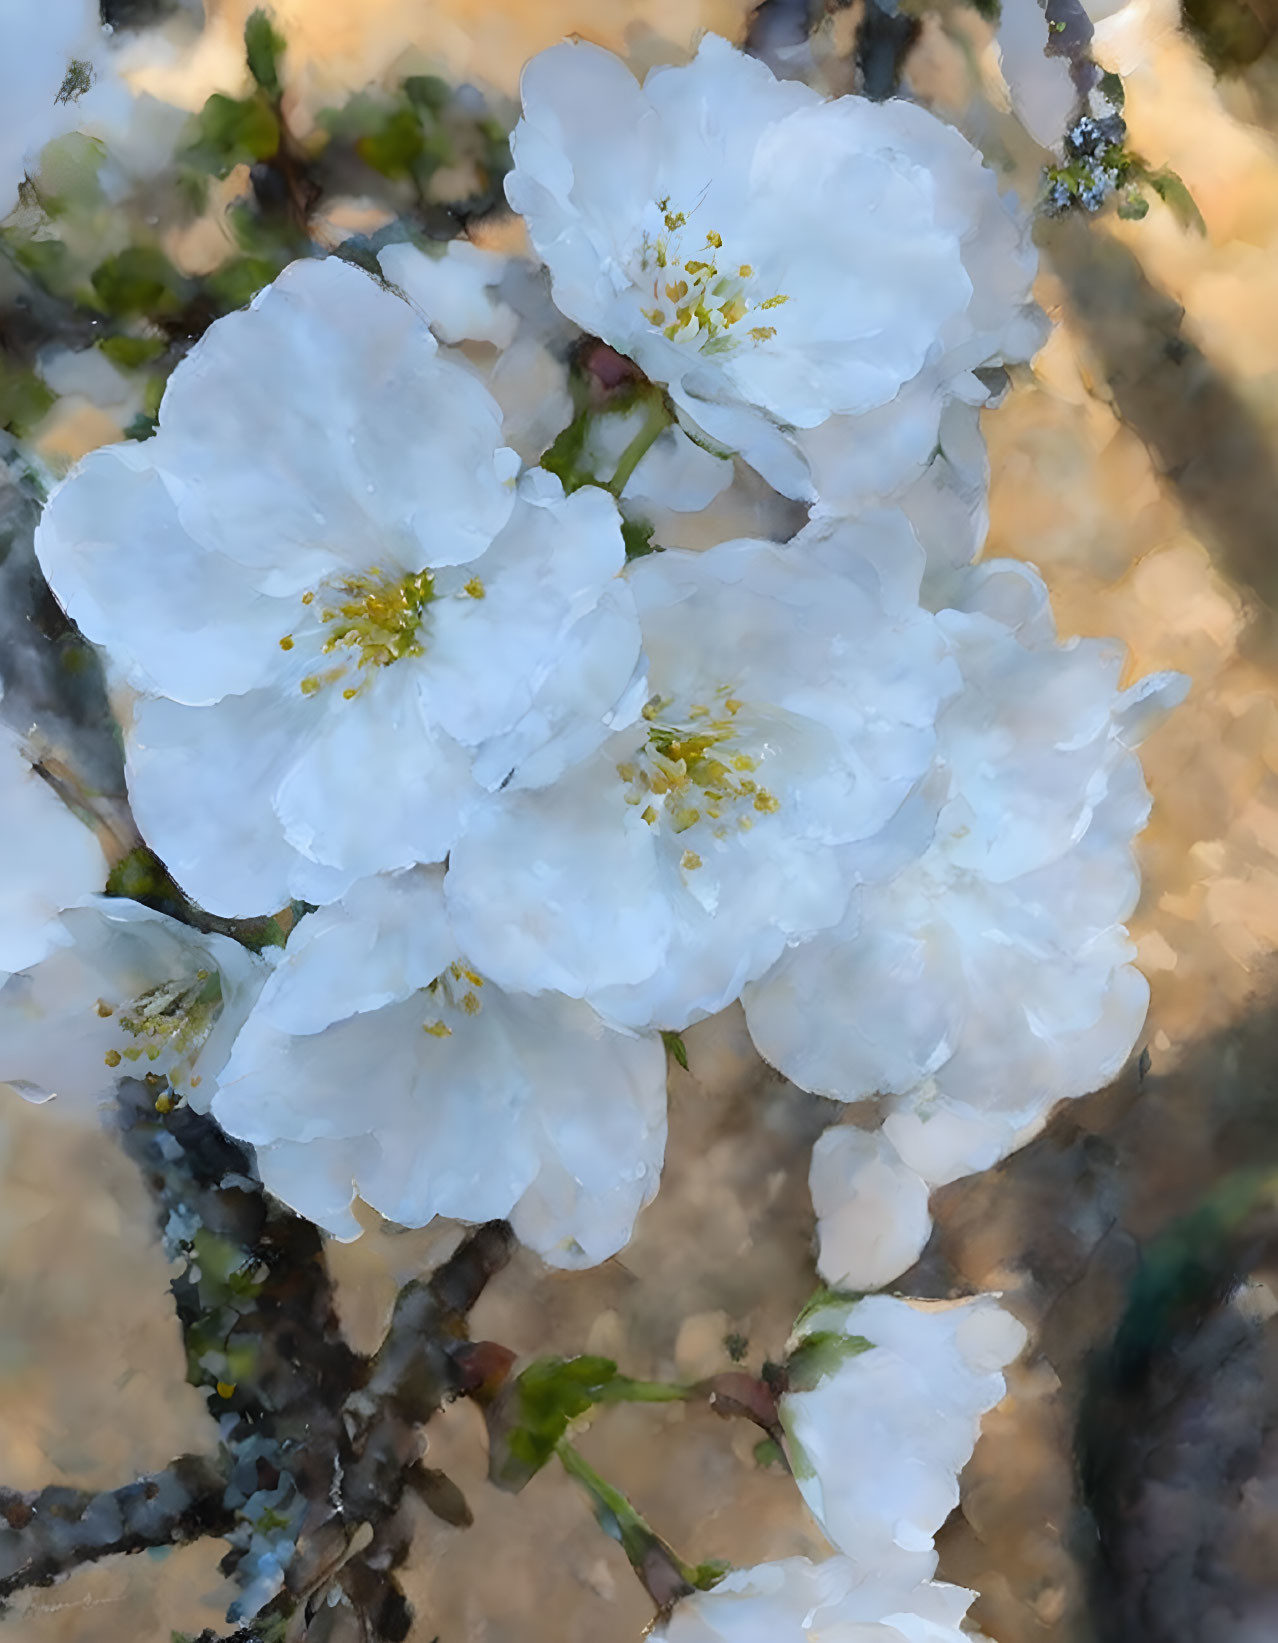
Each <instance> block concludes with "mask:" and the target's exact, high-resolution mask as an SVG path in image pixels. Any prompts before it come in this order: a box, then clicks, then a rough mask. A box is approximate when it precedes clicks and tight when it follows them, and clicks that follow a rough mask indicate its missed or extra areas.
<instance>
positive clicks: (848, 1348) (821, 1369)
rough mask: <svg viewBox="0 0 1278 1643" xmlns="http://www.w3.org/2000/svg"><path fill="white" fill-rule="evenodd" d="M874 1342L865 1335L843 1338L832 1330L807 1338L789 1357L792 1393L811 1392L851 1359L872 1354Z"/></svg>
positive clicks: (788, 1368) (787, 1370) (787, 1372)
mask: <svg viewBox="0 0 1278 1643" xmlns="http://www.w3.org/2000/svg"><path fill="white" fill-rule="evenodd" d="M873 1347H874V1342H873V1341H867V1340H866V1338H865V1336H864V1335H841V1334H839V1333H838V1332H837V1331H835V1330H832V1329H819V1330H817V1331H816V1333H815V1334H813V1335H808V1336H806V1337H805V1338H804V1340H802V1341H801V1342H800V1343H799V1345H798V1346H797V1347H796V1348H795V1350H794V1351H793V1352H792V1353H791V1354H790V1357H789V1359H788V1361H787V1363H786V1374H787V1377H788V1380H789V1386H790V1390H791V1391H793V1392H810V1391H811V1390H812V1388H813V1387H814V1386H815V1385H816V1384H817V1382H818V1381H821V1380H823V1379H824V1378H825V1376H827V1375H832V1374H834V1372H835V1371H836V1370H838V1369H840V1368H841V1367H842V1366H843V1365H844V1364H845V1363H847V1361H848V1360H849V1358H859V1357H860V1355H861V1354H862V1352H869V1351H872V1350H873Z"/></svg>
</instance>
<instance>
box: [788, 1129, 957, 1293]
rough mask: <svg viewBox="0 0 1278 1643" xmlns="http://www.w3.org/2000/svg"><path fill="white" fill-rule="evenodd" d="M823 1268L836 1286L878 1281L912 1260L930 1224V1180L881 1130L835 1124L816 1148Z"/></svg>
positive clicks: (814, 1187) (811, 1179) (814, 1177)
mask: <svg viewBox="0 0 1278 1643" xmlns="http://www.w3.org/2000/svg"><path fill="white" fill-rule="evenodd" d="M808 1186H809V1189H810V1190H811V1193H812V1207H813V1209H814V1210H815V1211H816V1215H817V1239H818V1243H819V1253H818V1256H817V1271H818V1272H820V1274H821V1276H822V1277H823V1278H824V1279H825V1281H826V1283H828V1284H830V1285H831V1286H832V1287H834V1288H836V1289H879V1288H881V1287H882V1286H883V1285H884V1284H886V1283H890V1282H891V1280H892V1279H893V1278H896V1277H899V1276H900V1274H901V1273H902V1272H904V1271H905V1269H906V1268H907V1267H910V1266H913V1265H914V1263H915V1261H917V1260H918V1258H919V1256H920V1255H921V1254H922V1253H923V1248H924V1245H925V1244H926V1243H927V1240H928V1237H929V1235H930V1234H931V1231H932V1217H931V1215H930V1213H929V1211H928V1188H927V1184H926V1183H925V1182H924V1181H923V1180H921V1179H920V1177H919V1176H917V1175H916V1174H915V1173H914V1171H913V1170H912V1169H909V1168H908V1167H907V1166H906V1165H905V1164H904V1163H903V1162H902V1161H901V1158H900V1156H899V1154H898V1153H897V1151H896V1148H895V1147H893V1145H892V1143H891V1142H890V1141H889V1140H888V1139H887V1137H886V1136H885V1135H884V1134H883V1132H882V1130H860V1129H854V1128H853V1127H852V1126H851V1125H848V1124H835V1125H832V1126H831V1127H830V1128H829V1129H828V1130H826V1132H825V1134H824V1135H822V1136H820V1137H818V1139H817V1142H816V1145H815V1146H814V1147H813V1148H812V1168H811V1170H810V1171H809V1174H808Z"/></svg>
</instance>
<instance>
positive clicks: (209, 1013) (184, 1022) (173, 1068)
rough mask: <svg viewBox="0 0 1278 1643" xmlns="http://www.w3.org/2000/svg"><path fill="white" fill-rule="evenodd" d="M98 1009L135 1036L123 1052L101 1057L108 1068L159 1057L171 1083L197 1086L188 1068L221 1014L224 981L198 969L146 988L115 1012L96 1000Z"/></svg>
mask: <svg viewBox="0 0 1278 1643" xmlns="http://www.w3.org/2000/svg"><path fill="white" fill-rule="evenodd" d="M97 1011H98V1014H99V1015H100V1016H112V1015H113V1016H115V1017H116V1019H117V1021H118V1023H119V1025H120V1026H121V1027H122V1028H123V1030H124V1031H125V1032H126V1033H127V1034H128V1035H129V1037H130V1038H132V1039H134V1040H135V1042H134V1043H132V1044H127V1045H125V1047H124V1048H123V1049H121V1050H108V1051H107V1052H106V1054H105V1055H104V1056H103V1060H104V1061H105V1062H106V1064H107V1066H108V1067H118V1066H119V1065H120V1063H121V1062H122V1061H131V1062H136V1061H142V1060H146V1061H148V1062H155V1061H159V1060H160V1058H161V1057H162V1056H163V1057H164V1058H165V1061H166V1063H167V1065H166V1066H165V1068H164V1075H165V1076H166V1077H167V1078H168V1080H169V1083H170V1084H171V1085H174V1086H176V1085H177V1084H178V1083H179V1082H182V1081H184V1080H188V1081H189V1082H190V1084H191V1087H192V1088H195V1087H196V1086H198V1084H199V1082H200V1078H199V1075H198V1073H197V1074H192V1071H191V1069H192V1068H193V1066H194V1065H195V1060H196V1057H197V1056H198V1055H199V1053H200V1051H201V1050H202V1049H203V1048H204V1045H205V1042H206V1041H207V1039H208V1036H209V1034H210V1033H211V1032H212V1031H213V1025H214V1023H215V1022H216V1021H217V1018H218V1016H219V1015H220V1014H221V1011H222V979H221V977H220V976H219V975H218V974H217V972H216V971H215V970H197V971H196V972H195V975H194V976H193V977H190V976H188V977H185V978H182V979H178V980H175V981H164V982H161V983H160V984H159V986H157V987H150V988H148V989H147V991H146V992H144V993H139V994H138V996H137V997H136V998H135V999H131V1000H130V1001H129V1002H128V1003H127V1004H122V1005H120V1006H119V1008H118V1010H117V1008H116V1007H115V1006H114V1005H112V1004H108V1003H106V1001H105V1000H102V999H99V1001H98V1005H97Z"/></svg>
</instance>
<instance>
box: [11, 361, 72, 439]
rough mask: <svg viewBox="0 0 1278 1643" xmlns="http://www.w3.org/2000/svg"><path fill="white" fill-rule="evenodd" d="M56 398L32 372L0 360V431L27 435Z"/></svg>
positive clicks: (41, 379)
mask: <svg viewBox="0 0 1278 1643" xmlns="http://www.w3.org/2000/svg"><path fill="white" fill-rule="evenodd" d="M57 397H58V396H57V395H56V394H55V393H54V392H53V390H52V388H50V387H49V385H48V383H46V382H45V381H44V380H43V378H42V377H39V376H37V375H36V373H35V372H34V371H32V370H30V369H29V368H28V367H25V366H15V365H9V364H7V363H5V362H4V361H3V360H2V359H0V428H7V429H8V430H9V431H10V432H11V433H15V434H26V433H29V432H30V431H31V429H32V428H34V427H35V425H36V423H37V422H39V421H40V419H41V417H42V416H43V415H44V414H45V412H46V411H47V410H48V409H49V407H50V406H51V405H52V404H53V402H54V400H55V399H57Z"/></svg>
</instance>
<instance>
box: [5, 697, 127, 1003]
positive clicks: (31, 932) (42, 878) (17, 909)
mask: <svg viewBox="0 0 1278 1643" xmlns="http://www.w3.org/2000/svg"><path fill="white" fill-rule="evenodd" d="M0 837H3V839H4V863H3V871H2V872H0V981H2V980H3V978H4V973H5V972H6V971H12V970H25V969H26V968H27V966H28V965H31V964H37V963H39V961H40V960H41V959H42V958H43V957H44V956H45V954H46V953H47V952H48V951H49V950H50V948H51V947H53V946H54V945H55V944H56V942H57V940H58V930H57V918H58V914H59V913H61V912H62V910H63V909H64V908H67V907H73V906H75V905H76V904H77V903H78V902H81V901H83V900H84V899H85V898H86V897H87V896H92V895H93V894H94V893H95V892H97V891H99V890H101V889H102V887H103V886H104V885H105V883H106V877H107V864H106V858H105V856H104V855H103V854H102V846H101V845H100V844H99V843H98V839H97V836H96V835H95V834H94V833H92V832H91V831H90V830H89V829H88V828H87V827H86V826H85V825H84V824H83V822H81V821H79V820H77V818H76V817H75V816H73V815H72V813H71V812H70V810H68V809H67V807H66V805H64V804H63V803H62V801H61V799H59V798H58V796H57V794H56V793H55V792H54V791H53V789H52V788H51V787H50V786H49V784H48V783H47V782H46V781H45V780H44V779H43V778H42V777H41V776H39V775H38V774H37V773H36V771H35V770H33V769H32V767H31V763H30V761H29V760H28V758H27V756H26V754H25V753H24V752H23V749H22V743H21V742H20V740H19V739H18V737H17V736H15V735H14V733H13V732H12V731H11V730H10V729H9V728H8V727H7V726H6V725H0Z"/></svg>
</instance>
